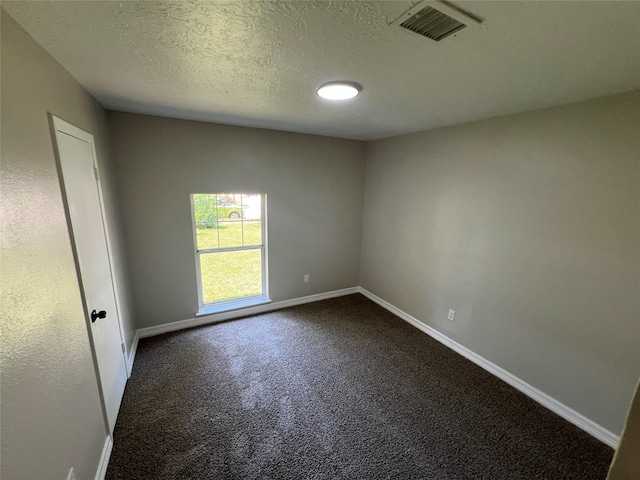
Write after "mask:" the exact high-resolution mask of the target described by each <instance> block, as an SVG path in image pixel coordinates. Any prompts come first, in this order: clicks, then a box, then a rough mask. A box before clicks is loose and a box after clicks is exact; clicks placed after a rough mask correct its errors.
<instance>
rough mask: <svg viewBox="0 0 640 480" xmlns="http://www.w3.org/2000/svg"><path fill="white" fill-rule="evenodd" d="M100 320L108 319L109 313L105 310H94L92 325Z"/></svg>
mask: <svg viewBox="0 0 640 480" xmlns="http://www.w3.org/2000/svg"><path fill="white" fill-rule="evenodd" d="M99 318H107V312H106V311H104V310H100V311H99V312H96V311H95V310H94V311H93V312H91V323H93V322H95V321H96V320H97V319H99Z"/></svg>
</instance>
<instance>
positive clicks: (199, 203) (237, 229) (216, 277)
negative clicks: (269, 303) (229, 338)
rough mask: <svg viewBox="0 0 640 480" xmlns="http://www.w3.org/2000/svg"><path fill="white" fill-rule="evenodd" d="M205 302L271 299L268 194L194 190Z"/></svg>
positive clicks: (201, 297) (202, 299)
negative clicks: (266, 223)
mask: <svg viewBox="0 0 640 480" xmlns="http://www.w3.org/2000/svg"><path fill="white" fill-rule="evenodd" d="M191 200H192V205H193V225H194V232H195V244H196V261H197V268H198V294H199V295H198V296H199V300H200V308H201V309H202V307H206V306H210V305H217V304H221V305H226V304H230V308H233V306H235V305H234V304H235V303H237V302H238V303H239V302H241V301H244V300H247V299H257V300H259V299H266V298H267V291H266V271H265V270H266V269H265V264H266V262H265V259H266V249H265V243H266V242H265V231H264V230H265V229H264V221H263V220H264V208H265V202H264V196H263V195H260V194H248V193H194V194H192V196H191Z"/></svg>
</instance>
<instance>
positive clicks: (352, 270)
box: [109, 112, 365, 327]
mask: <svg viewBox="0 0 640 480" xmlns="http://www.w3.org/2000/svg"><path fill="white" fill-rule="evenodd" d="M109 126H110V131H111V135H112V137H111V138H112V145H113V149H114V157H115V159H116V171H117V176H118V181H119V187H120V201H121V203H122V205H123V206H126V208H125V209H123V225H124V231H125V239H126V244H127V250H128V254H129V260H130V267H131V282H132V287H133V289H132V290H133V295H134V303H135V306H136V314H137V315H136V318H137V319H138V320H139V323H138V326H139V327H149V326H153V325H159V324H163V323H168V322H174V321H177V320H184V319H188V318H193V317H194V315H195V313H196V311H197V308H198V300H197V290H196V288H197V287H196V270H195V256H194V250H193V232H192V228H193V227H192V222H191V210H190V200H189V198H190V197H189V195H190V194H191V193H207V192H212V193H214V192H254V193H266V194H267V195H268V229H269V231H268V235H269V283H270V296H271V298H272V299H273V300H274V301H281V300H287V299H292V298H296V297H301V296H306V295H311V294H316V293H324V292H327V291H331V290H337V289H341V288H346V287H353V286H355V285H357V284H358V275H359V262H360V243H361V231H362V200H363V191H364V168H365V144H364V143H362V142H356V141H350V140H339V139H333V138H327V137H319V136H313V135H302V134H294V133H285V132H279V131H273V130H260V129H251V128H241V127H230V126H223V125H215V124H207V123H199V122H191V121H185V120H174V119H167V118H160V117H152V116H145V115H134V114H126V113H119V112H110V114H109ZM304 274H310V275H311V282H310V283H308V284H305V283H303V275H304Z"/></svg>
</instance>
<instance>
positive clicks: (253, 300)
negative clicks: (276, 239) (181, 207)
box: [189, 192, 271, 316]
mask: <svg viewBox="0 0 640 480" xmlns="http://www.w3.org/2000/svg"><path fill="white" fill-rule="evenodd" d="M224 193H227V192H224ZM232 193H242V194H247V195H251V194H252V193H247V192H232ZM210 195H220V193H211V194H210ZM253 195H260V208H261V225H260V228H261V238H262V244H261V245H246V246H245V245H243V246H240V247H222V248H220V247H219V248H204V249H201V250H199V249H198V230H197V227H196V216H195V207H194V204H193V196H194V194H193V193H192V194H190V195H189V200H190V202H191V225H192V232H193V248H194V251H195V257H196V281H197V283H198V311H197V313H196V316H202V315H211V314H215V313H221V312H227V311H229V310H237V309H239V308H247V307H253V306H256V305H262V304H265V303H270V302H271V299H270V298H269V275H268V269H269V266H268V264H269V261H268V259H269V256H268V255H267V244H268V238H267V231H268V229H267V194H266V193H255V194H253ZM242 250H260V252H261V261H262V293H261V294H260V295H251V296H249V297H242V298H234V299H231V300H222V301H219V302H214V303H203V300H202V298H203V294H202V272H201V268H200V257H201V256H202V255H205V254H208V253H222V252H237V251H242Z"/></svg>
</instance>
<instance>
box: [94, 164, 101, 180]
mask: <svg viewBox="0 0 640 480" xmlns="http://www.w3.org/2000/svg"><path fill="white" fill-rule="evenodd" d="M93 175H94V176H95V177H96V182H99V181H100V175H98V167H93Z"/></svg>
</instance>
